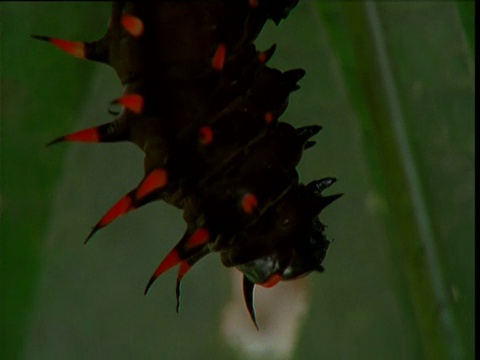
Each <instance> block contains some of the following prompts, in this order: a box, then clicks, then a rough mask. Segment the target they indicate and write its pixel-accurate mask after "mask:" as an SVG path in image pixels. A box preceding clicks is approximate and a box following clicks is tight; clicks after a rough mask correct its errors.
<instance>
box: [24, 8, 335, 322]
mask: <svg viewBox="0 0 480 360" xmlns="http://www.w3.org/2000/svg"><path fill="white" fill-rule="evenodd" d="M297 3H298V0H202V1H158V2H145V3H143V2H139V3H134V2H113V4H112V14H111V19H110V23H109V26H108V29H107V31H106V33H105V35H104V36H103V37H102V38H100V39H99V40H96V41H93V42H79V41H69V40H63V39H58V38H54V37H48V36H43V35H32V37H33V38H35V39H38V40H42V41H46V42H48V43H50V44H52V45H54V46H56V47H58V48H60V49H61V50H63V51H65V52H66V53H68V54H70V55H73V56H75V57H78V58H81V59H87V60H92V61H97V62H100V63H104V64H108V65H110V66H111V67H113V69H114V70H115V71H116V73H117V75H118V77H119V79H120V80H121V83H122V85H123V87H124V90H123V94H122V95H121V96H120V97H119V98H117V99H115V100H113V101H112V104H116V105H120V106H121V108H122V110H121V111H120V112H118V113H116V116H115V119H114V120H113V121H111V122H108V123H105V124H101V125H99V126H96V127H92V128H88V129H84V130H80V131H77V132H74V133H71V134H68V135H64V136H61V137H58V138H56V139H54V140H53V141H51V142H50V143H49V144H48V145H53V144H57V143H60V142H69V141H74V142H86V143H101V142H120V141H128V142H131V143H133V144H135V145H137V146H138V147H139V148H140V149H141V150H142V151H143V152H144V153H145V158H144V170H145V171H144V176H143V178H142V179H141V180H140V182H139V184H138V186H137V187H136V188H134V189H133V190H131V191H129V192H128V193H126V194H125V195H124V196H123V197H121V198H120V200H119V201H118V202H117V203H116V204H114V205H113V207H111V208H110V210H108V211H107V212H106V213H105V215H104V216H103V217H102V218H101V219H100V220H99V221H98V222H97V224H96V225H95V226H94V227H93V229H92V230H91V232H90V233H89V234H88V236H87V238H86V240H85V242H87V241H89V240H90V239H91V237H92V236H93V235H94V234H95V233H96V232H97V231H98V230H100V229H102V228H103V227H105V226H107V225H109V224H110V223H112V222H113V221H114V220H115V219H116V218H118V217H120V216H122V215H125V214H127V213H129V212H131V211H133V210H135V209H138V208H139V207H141V206H143V205H145V204H147V203H150V202H153V201H158V200H162V201H164V202H166V203H167V204H170V205H172V206H175V207H177V208H179V209H182V210H183V218H184V220H185V222H186V230H185V233H184V235H183V236H182V237H181V239H180V241H179V242H178V243H177V244H176V245H175V246H174V247H173V248H172V249H171V251H170V252H169V253H168V254H167V255H166V256H165V258H164V259H163V260H162V261H161V262H160V264H159V265H158V267H157V268H156V270H155V271H154V273H153V275H152V276H151V278H150V280H149V281H148V283H147V286H146V289H145V294H147V292H148V290H149V288H150V287H151V285H152V284H153V282H154V281H155V280H156V279H157V278H158V277H159V276H160V275H162V274H163V273H164V272H166V271H167V270H169V269H171V268H173V267H175V266H178V275H177V280H176V290H175V292H176V299H177V305H176V311H177V312H178V311H179V305H180V297H181V281H182V279H183V277H184V276H185V275H186V274H187V273H188V271H189V270H190V269H191V268H192V267H193V266H194V265H195V263H197V262H198V261H199V260H200V259H202V258H203V257H204V256H206V255H208V254H209V253H212V252H215V253H219V254H220V258H221V261H222V263H223V265H225V266H226V267H236V268H237V269H238V270H239V271H241V272H242V273H243V295H244V300H245V303H246V307H247V310H248V313H249V315H250V318H251V319H252V321H253V324H254V325H255V327H256V328H257V329H259V327H258V324H257V320H256V314H255V308H254V289H255V286H256V285H261V286H264V287H271V286H274V285H275V284H277V283H278V282H279V281H281V280H291V279H296V278H299V277H301V276H305V275H307V274H309V273H310V272H312V271H318V272H321V271H323V266H322V262H323V260H324V258H325V256H326V252H327V249H328V247H329V244H330V242H331V241H330V240H329V239H328V238H327V236H326V235H325V225H324V224H323V223H322V222H321V221H320V218H319V214H320V212H321V211H322V210H323V209H324V208H325V207H327V206H328V205H329V204H330V203H332V202H333V201H335V200H336V199H338V198H339V197H340V196H341V195H342V194H336V195H329V196H324V195H322V193H323V191H324V190H325V189H327V188H328V187H330V186H331V185H332V184H333V183H334V182H335V181H336V179H335V178H334V177H325V178H322V179H319V180H314V181H311V182H310V183H308V184H306V185H305V184H302V183H300V181H299V175H298V173H297V171H296V166H297V165H298V163H299V162H300V159H301V157H302V153H303V151H304V150H306V149H308V148H310V147H312V146H314V145H315V141H313V140H311V138H312V137H313V136H314V135H315V134H317V133H318V132H319V131H320V130H321V127H320V126H318V125H310V126H304V127H300V128H294V127H293V126H292V125H290V124H289V123H286V122H281V121H279V117H280V116H281V115H282V114H283V112H284V111H285V109H286V107H287V105H288V98H289V95H290V94H291V93H292V92H293V91H296V90H298V89H299V85H298V84H297V83H298V81H299V80H300V79H301V78H302V77H303V76H304V75H305V71H304V70H303V69H293V70H288V71H284V72H282V71H280V70H277V69H274V68H271V67H269V66H267V62H268V60H269V59H270V58H271V57H272V55H273V54H274V52H275V47H276V46H275V45H273V46H272V47H270V48H269V49H266V50H263V51H259V50H257V49H256V46H255V45H254V41H255V39H256V38H257V36H258V35H259V33H260V32H261V30H262V28H263V26H264V25H265V23H266V22H267V21H269V20H271V21H273V22H274V23H275V24H276V25H279V23H280V21H281V20H282V19H285V18H286V17H287V16H288V14H289V12H290V11H291V10H292V9H293V8H294V7H295V6H296V5H297Z"/></svg>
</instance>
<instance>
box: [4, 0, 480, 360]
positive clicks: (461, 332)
mask: <svg viewBox="0 0 480 360" xmlns="http://www.w3.org/2000/svg"><path fill="white" fill-rule="evenodd" d="M473 9H474V2H473V1H472V2H467V1H462V2H445V1H441V2H412V1H405V2H389V1H386V2H378V3H373V2H368V3H367V2H365V3H363V2H330V1H327V2H321V1H300V4H299V5H298V7H297V8H296V9H295V10H294V11H292V13H291V15H290V16H289V17H288V18H287V19H286V20H285V21H283V22H282V23H281V24H280V26H279V27H278V28H275V26H274V25H272V24H270V25H268V26H267V28H266V29H265V31H264V33H263V34H262V37H261V38H260V39H259V41H258V46H259V47H260V48H267V47H268V46H269V45H271V44H272V43H273V42H276V43H277V44H278V50H277V53H276V54H275V56H274V57H273V59H272V64H273V65H274V66H276V67H278V68H280V69H281V70H287V69H291V68H296V67H302V68H304V69H305V70H306V71H307V76H306V77H305V78H304V79H303V80H302V81H301V87H302V88H301V89H300V90H299V91H298V92H297V93H295V94H293V95H292V97H291V101H290V105H289V108H288V110H287V112H286V113H285V114H284V115H283V116H282V120H285V121H289V122H291V123H293V124H294V125H296V126H300V125H307V124H312V123H317V124H320V125H322V126H323V130H322V132H321V133H320V134H319V135H317V137H316V141H317V145H316V146H315V147H314V148H312V149H310V150H309V151H308V152H307V153H306V154H305V156H304V159H303V160H302V163H301V164H300V166H299V173H300V174H301V178H302V179H303V180H304V181H305V182H307V181H310V180H312V179H314V178H320V177H324V176H336V177H337V178H338V179H339V182H338V183H337V184H335V189H334V190H333V191H335V192H344V193H345V194H346V195H345V196H344V197H343V198H342V199H341V200H339V201H338V202H337V203H335V204H334V205H332V206H331V208H329V209H328V210H327V211H325V219H324V221H325V223H326V224H328V225H329V228H328V233H329V236H330V237H333V238H335V242H334V243H333V244H332V246H331V248H330V250H329V254H328V256H327V258H326V261H325V267H326V272H325V273H324V274H313V275H311V279H310V287H311V304H310V310H309V315H308V316H307V317H306V320H305V323H304V325H303V327H302V329H301V333H300V336H299V339H300V340H299V343H298V345H297V350H296V352H295V355H294V357H295V358H298V359H309V358H323V359H347V358H348V359H372V358H379V359H380V358H388V359H424V358H428V359H443V358H445V359H473V353H474V305H475V297H474V251H473V250H474V211H473V210H474V202H473V200H474V155H475V154H474V73H475V65H474V41H475V39H474V38H475V36H474V16H473ZM0 11H1V12H0V16H1V18H0V19H1V27H2V28H1V45H0V46H1V52H0V56H1V62H0V64H1V75H2V80H1V81H2V82H1V88H0V90H1V106H0V111H1V124H2V127H1V196H2V198H1V201H2V203H1V205H2V217H1V248H0V251H1V264H0V266H1V276H2V278H1V295H2V299H1V300H2V301H1V317H2V318H1V320H2V333H1V335H2V338H1V342H2V343H1V352H2V353H1V355H2V359H18V358H25V359H32V358H35V359H66V358H68V359H77V358H78V359H80V358H91V359H96V358H117V359H121V358H128V359H131V358H137V359H149V358H165V359H176V358H192V356H195V358H197V359H203V358H205V359H210V358H223V359H227V358H236V356H237V355H236V353H235V352H233V351H232V350H231V349H228V348H227V347H226V346H225V345H224V341H223V339H222V338H221V334H220V330H219V322H220V317H221V316H222V309H223V306H224V304H225V302H226V300H227V297H228V296H229V293H230V287H231V286H232V285H231V284H230V283H229V277H228V276H227V275H226V274H227V272H226V271H225V270H224V269H223V268H222V266H221V265H220V263H219V260H218V257H216V256H214V255H211V256H210V257H208V258H207V260H205V261H204V262H202V263H200V264H198V265H197V266H196V268H195V270H194V271H192V274H189V276H188V277H187V278H186V279H185V283H184V299H183V304H182V310H181V313H180V314H179V315H177V314H176V313H175V310H174V309H175V297H174V277H175V274H170V273H168V274H166V275H165V276H164V278H162V279H159V281H158V283H157V284H156V287H155V288H154V289H152V290H153V291H152V292H151V294H150V295H149V296H148V297H147V298H145V297H144V296H143V288H144V286H145V283H146V281H147V279H148V277H149V276H150V275H151V272H152V271H153V269H154V268H155V266H156V265H157V264H158V262H159V260H161V258H162V257H163V256H164V255H165V254H166V253H167V252H168V250H169V249H170V248H171V246H172V245H173V244H175V243H176V241H177V239H178V238H179V236H181V234H182V233H183V230H184V228H183V227H184V224H183V221H182V219H181V213H180V212H179V211H176V210H174V209H170V208H169V207H167V206H166V205H163V204H155V205H151V206H148V207H146V208H145V209H141V210H139V211H138V212H136V213H133V214H131V215H129V216H127V217H125V218H122V219H119V220H118V221H117V222H115V224H112V225H111V226H110V227H108V228H106V229H105V230H102V232H101V233H99V234H97V235H96V236H95V238H94V239H92V242H91V244H90V245H89V246H88V247H84V246H83V245H82V241H83V239H84V237H85V235H86V234H87V233H88V231H89V229H90V226H91V225H93V224H94V223H95V222H96V221H97V220H98V218H99V217H100V216H101V215H102V214H103V212H104V211H105V210H107V209H108V207H109V206H110V205H111V204H113V203H114V202H115V201H116V200H117V199H118V198H119V197H120V196H122V195H123V194H124V193H126V192H127V191H128V190H130V189H131V188H133V187H134V186H135V185H136V184H137V183H138V181H139V179H140V178H141V174H142V155H141V153H140V151H138V149H135V148H134V147H133V146H130V145H128V144H116V145H74V144H62V145H57V146H55V147H52V148H48V149H47V148H45V147H44V144H45V143H47V142H48V141H49V140H51V139H52V138H54V137H56V136H58V135H61V134H64V133H68V132H70V131H72V130H75V129H81V128H84V127H88V126H93V125H96V124H100V123H103V122H106V121H108V118H110V115H108V113H107V106H108V102H109V101H110V100H111V99H112V98H115V97H117V96H118V95H119V94H120V93H121V87H120V85H119V82H118V80H117V79H116V78H115V75H114V73H113V71H112V70H111V69H109V68H107V67H105V66H103V65H100V64H93V63H88V62H82V61H81V60H78V59H73V58H69V57H68V56H67V55H65V54H62V53H60V52H59V51H58V50H56V49H54V48H52V47H50V46H48V45H46V44H44V43H40V42H36V41H34V40H33V39H31V38H30V37H29V36H30V34H44V35H54V36H58V37H61V38H67V39H72V40H93V39H95V38H98V37H100V36H101V35H102V34H103V32H104V30H105V27H106V25H107V23H108V17H109V11H110V5H109V4H107V3H101V4H98V3H63V4H56V3H2V4H0ZM233 286H240V284H233ZM245 316H248V315H247V313H245Z"/></svg>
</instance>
